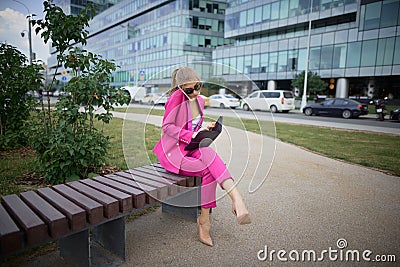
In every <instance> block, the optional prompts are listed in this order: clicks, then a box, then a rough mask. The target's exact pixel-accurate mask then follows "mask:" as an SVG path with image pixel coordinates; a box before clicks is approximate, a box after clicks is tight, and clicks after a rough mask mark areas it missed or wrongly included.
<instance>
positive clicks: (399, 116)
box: [390, 108, 400, 122]
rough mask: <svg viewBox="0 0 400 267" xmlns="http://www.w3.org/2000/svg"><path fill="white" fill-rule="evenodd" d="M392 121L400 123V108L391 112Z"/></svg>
mask: <svg viewBox="0 0 400 267" xmlns="http://www.w3.org/2000/svg"><path fill="white" fill-rule="evenodd" d="M390 119H391V120H395V121H399V122H400V108H398V109H394V110H392V111H390Z"/></svg>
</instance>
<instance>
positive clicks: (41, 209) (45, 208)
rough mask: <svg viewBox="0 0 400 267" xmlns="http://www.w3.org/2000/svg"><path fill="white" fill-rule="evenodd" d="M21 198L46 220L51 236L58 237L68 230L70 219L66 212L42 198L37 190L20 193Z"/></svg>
mask: <svg viewBox="0 0 400 267" xmlns="http://www.w3.org/2000/svg"><path fill="white" fill-rule="evenodd" d="M20 197H21V199H22V200H23V201H24V202H25V203H26V204H27V205H28V206H29V207H30V208H31V209H32V210H33V211H34V212H35V213H36V214H38V215H39V216H40V217H41V219H42V220H44V221H45V222H46V224H47V227H48V229H49V233H50V236H51V237H52V238H57V237H60V236H64V235H65V234H67V232H68V230H69V229H68V220H67V217H65V215H64V214H62V213H61V212H60V211H58V210H57V209H56V208H54V207H53V206H52V205H50V204H49V203H48V202H47V201H45V200H44V199H43V198H41V197H40V196H39V195H38V194H37V193H36V192H34V191H28V192H23V193H21V195H20Z"/></svg>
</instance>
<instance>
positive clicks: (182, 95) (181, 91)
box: [153, 67, 251, 246]
mask: <svg viewBox="0 0 400 267" xmlns="http://www.w3.org/2000/svg"><path fill="white" fill-rule="evenodd" d="M201 86H202V85H201V82H200V78H199V76H198V75H197V73H196V72H195V71H194V70H193V69H192V68H189V67H181V68H178V69H176V70H174V71H173V74H172V81H171V88H172V89H171V91H170V96H169V98H168V101H167V103H166V104H165V113H164V118H163V122H162V137H161V139H160V141H159V142H158V143H157V144H156V146H155V147H154V149H153V151H154V152H155V153H156V155H157V157H158V160H159V161H160V164H161V165H162V166H163V167H164V168H165V169H166V170H168V171H170V172H173V173H176V174H181V175H185V176H200V177H202V184H201V213H200V216H199V218H198V219H197V224H198V237H199V240H200V241H201V242H202V243H204V244H206V245H209V246H213V242H212V240H211V237H210V227H211V225H210V208H215V207H216V187H217V184H219V185H220V186H221V187H222V188H223V189H224V190H226V191H227V192H228V195H229V196H230V198H231V199H232V204H233V207H232V211H233V213H234V214H235V216H236V218H237V221H238V223H239V224H249V223H251V218H250V215H249V212H248V211H247V208H246V205H245V204H244V201H243V198H242V196H241V194H240V193H239V191H238V189H237V188H236V186H235V184H234V181H233V178H232V176H231V174H230V173H229V171H228V169H227V168H226V166H225V164H224V162H223V161H222V160H221V158H220V157H219V156H218V154H217V153H216V152H215V151H214V150H213V149H212V148H210V147H201V148H197V149H194V150H191V151H186V150H185V149H184V148H185V146H186V145H187V144H189V143H190V141H191V139H192V138H193V137H195V136H196V134H197V133H198V132H199V131H201V130H204V129H208V130H210V129H211V128H213V127H214V126H215V123H211V124H210V125H207V126H205V127H202V123H203V119H204V116H203V110H204V100H203V98H201V97H199V96H198V95H199V92H200V89H201Z"/></svg>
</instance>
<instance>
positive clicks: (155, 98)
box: [141, 93, 168, 105]
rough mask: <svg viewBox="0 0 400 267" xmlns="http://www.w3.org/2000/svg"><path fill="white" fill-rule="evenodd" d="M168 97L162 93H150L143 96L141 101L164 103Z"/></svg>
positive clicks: (154, 103)
mask: <svg viewBox="0 0 400 267" xmlns="http://www.w3.org/2000/svg"><path fill="white" fill-rule="evenodd" d="M167 100H168V97H167V96H165V95H162V94H160V93H149V94H147V95H145V96H144V97H143V99H142V100H141V103H143V104H150V105H164V104H165V103H166V102H167Z"/></svg>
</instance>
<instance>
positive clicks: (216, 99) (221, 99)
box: [208, 94, 240, 108]
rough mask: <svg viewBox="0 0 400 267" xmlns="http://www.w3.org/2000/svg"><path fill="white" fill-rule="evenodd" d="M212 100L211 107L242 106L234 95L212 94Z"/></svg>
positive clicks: (210, 98)
mask: <svg viewBox="0 0 400 267" xmlns="http://www.w3.org/2000/svg"><path fill="white" fill-rule="evenodd" d="M208 98H209V100H210V107H215V108H237V107H239V106H240V103H239V100H238V99H237V98H235V97H233V96H232V95H229V94H225V95H219V94H218V95H212V96H209V97H208Z"/></svg>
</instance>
